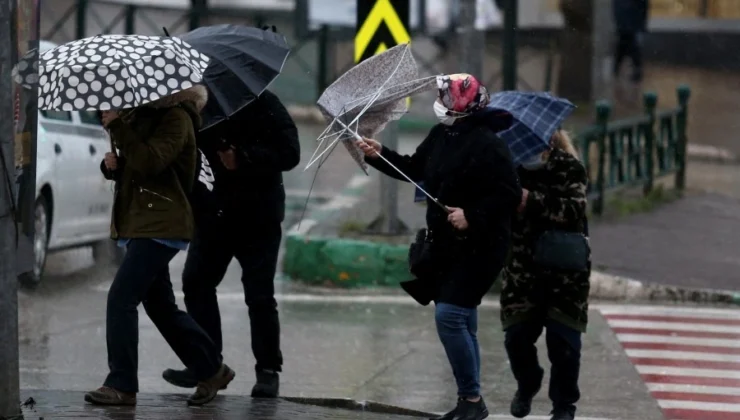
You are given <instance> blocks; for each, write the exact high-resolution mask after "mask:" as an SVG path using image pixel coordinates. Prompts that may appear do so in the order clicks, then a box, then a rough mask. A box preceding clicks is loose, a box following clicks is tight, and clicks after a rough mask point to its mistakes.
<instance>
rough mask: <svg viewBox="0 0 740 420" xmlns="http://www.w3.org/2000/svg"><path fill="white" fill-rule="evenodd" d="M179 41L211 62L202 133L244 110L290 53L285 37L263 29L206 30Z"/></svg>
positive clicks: (222, 27)
mask: <svg viewBox="0 0 740 420" xmlns="http://www.w3.org/2000/svg"><path fill="white" fill-rule="evenodd" d="M180 38H181V39H182V40H183V41H185V42H187V43H188V44H190V45H192V46H193V48H195V49H196V50H198V51H199V52H200V53H201V54H204V55H207V56H208V57H210V58H211V61H210V63H209V64H208V68H207V69H206V71H205V74H204V75H203V82H204V83H205V85H206V86H207V87H208V90H209V98H208V104H207V105H206V106H205V108H204V109H203V111H202V117H203V121H204V122H203V129H206V128H208V127H211V126H213V125H215V124H217V123H219V122H221V121H223V120H225V119H227V118H228V117H230V116H232V115H234V114H235V113H236V112H238V111H239V110H240V109H242V108H244V107H245V106H246V105H248V104H249V103H250V102H252V101H253V100H254V99H255V98H256V97H258V96H259V95H261V94H262V92H264V91H265V89H267V87H268V86H269V85H270V83H272V81H273V80H275V79H276V78H277V76H278V75H279V74H280V72H281V71H282V69H283V65H284V64H285V60H287V58H288V54H289V53H290V46H289V45H288V42H287V41H286V40H285V37H284V36H282V35H280V34H277V33H275V32H271V31H266V30H264V29H260V28H253V27H248V26H238V25H215V26H205V27H202V28H198V29H195V30H193V31H190V32H188V33H186V34H184V35H182V36H180Z"/></svg>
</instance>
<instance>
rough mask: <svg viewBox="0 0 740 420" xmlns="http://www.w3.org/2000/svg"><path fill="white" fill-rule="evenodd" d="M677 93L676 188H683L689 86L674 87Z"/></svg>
mask: <svg viewBox="0 0 740 420" xmlns="http://www.w3.org/2000/svg"><path fill="white" fill-rule="evenodd" d="M676 93H677V94H678V114H677V115H676V131H677V133H676V134H677V136H678V139H677V140H678V142H677V143H678V144H676V164H677V165H678V169H677V170H676V189H677V190H683V189H684V188H685V187H686V148H687V145H688V138H687V136H686V126H687V125H688V117H689V115H688V114H689V97H691V88H689V86H688V85H681V86H679V87H678V88H677V89H676Z"/></svg>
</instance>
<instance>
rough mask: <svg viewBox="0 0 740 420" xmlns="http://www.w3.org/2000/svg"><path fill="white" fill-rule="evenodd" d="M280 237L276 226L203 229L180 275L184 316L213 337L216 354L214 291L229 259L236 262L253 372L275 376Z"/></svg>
mask: <svg viewBox="0 0 740 420" xmlns="http://www.w3.org/2000/svg"><path fill="white" fill-rule="evenodd" d="M242 223H243V222H242ZM242 223H240V224H242ZM214 227H215V226H214ZM281 238H282V230H281V227H280V223H278V222H274V223H269V222H263V223H262V225H259V224H258V223H254V226H250V227H249V228H246V227H244V226H229V225H228V224H224V225H223V226H222V227H217V228H215V229H202V230H200V231H197V232H196V234H195V239H194V240H193V242H192V243H191V245H190V249H189V251H188V257H187V260H186V261H185V270H184V272H183V275H182V283H183V292H184V294H185V306H186V308H187V310H188V313H189V314H190V315H191V316H192V317H193V318H194V319H195V321H196V322H198V324H200V325H201V326H202V327H203V329H204V330H205V331H206V332H207V333H208V335H209V336H210V337H211V338H212V339H213V341H214V342H215V343H216V346H217V348H218V351H219V353H220V352H221V351H222V350H223V338H222V335H221V314H220V311H219V308H218V299H217V297H216V287H218V285H219V284H220V283H221V280H223V278H224V275H225V274H226V269H227V268H228V266H229V263H230V262H231V260H232V259H233V258H236V259H237V261H239V265H241V267H242V284H243V286H244V297H245V301H246V304H247V307H248V308H249V321H250V331H251V334H252V353H253V354H254V358H255V359H256V360H257V365H256V367H255V368H256V369H257V370H264V369H267V370H274V371H278V372H279V371H281V369H282V364H283V355H282V353H281V352H280V320H279V318H278V310H277V302H276V301H275V283H274V281H275V270H276V268H277V259H278V251H279V249H280V240H281Z"/></svg>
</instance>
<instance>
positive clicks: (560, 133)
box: [551, 130, 578, 159]
mask: <svg viewBox="0 0 740 420" xmlns="http://www.w3.org/2000/svg"><path fill="white" fill-rule="evenodd" d="M551 144H552V147H554V148H556V149H560V150H562V151H564V152H565V153H568V154H570V155H572V156H573V157H574V158H576V159H578V152H576V148H575V147H574V146H573V141H572V140H571V139H570V135H569V134H568V132H567V131H565V130H557V131H555V133H554V134H553V135H552V140H551Z"/></svg>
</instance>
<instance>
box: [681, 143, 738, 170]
mask: <svg viewBox="0 0 740 420" xmlns="http://www.w3.org/2000/svg"><path fill="white" fill-rule="evenodd" d="M686 154H687V156H688V158H689V159H690V160H694V161H698V162H708V163H724V164H728V165H729V164H736V163H738V162H740V159H738V157H737V156H736V155H735V154H734V153H732V152H731V151H729V150H728V149H725V148H721V147H715V146H708V145H703V144H689V145H688V146H687V148H686Z"/></svg>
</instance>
